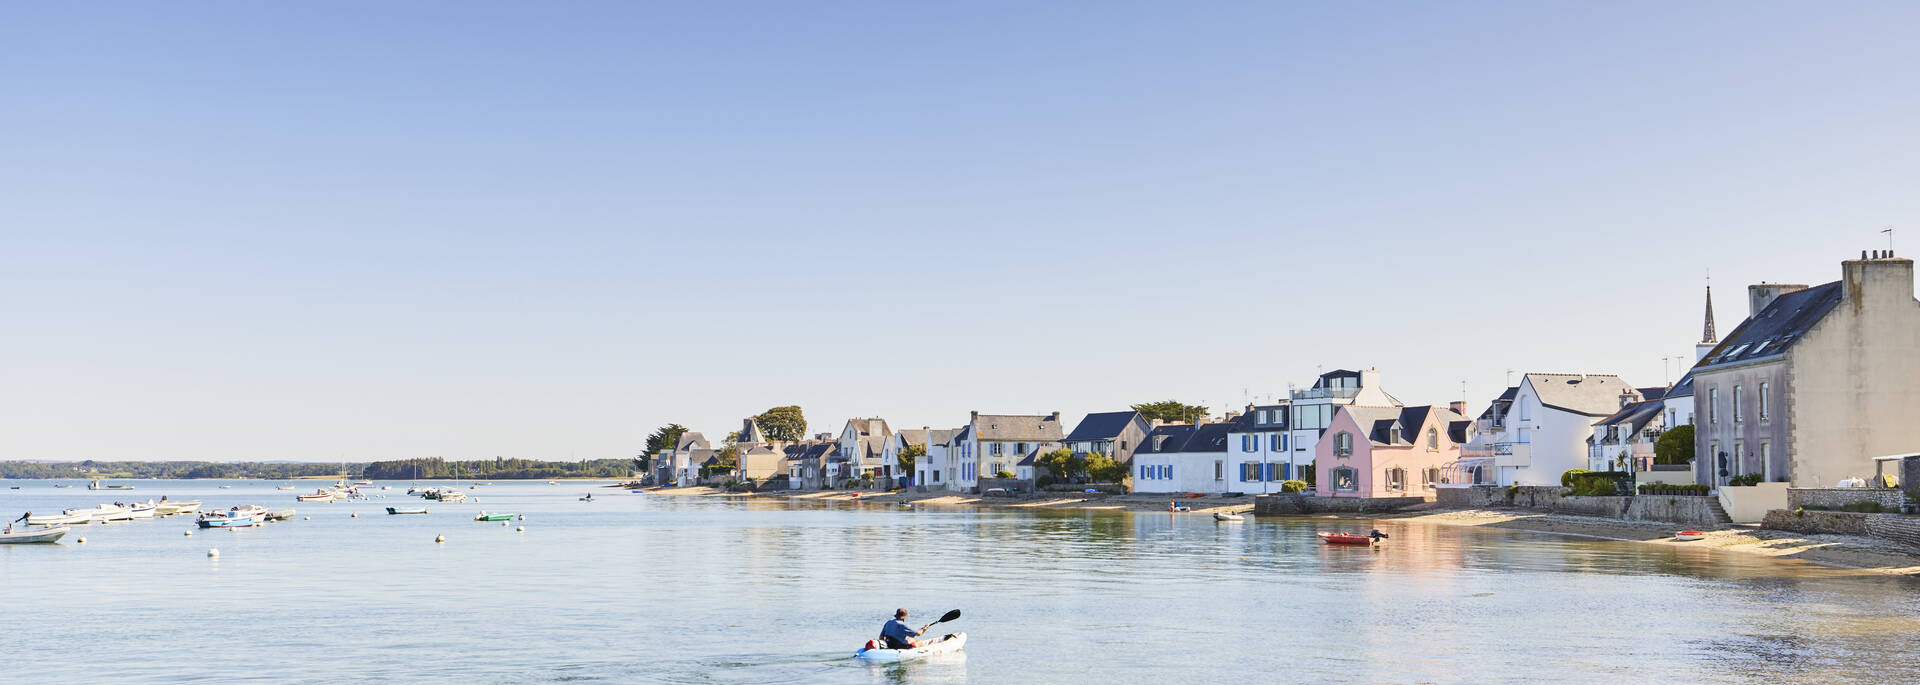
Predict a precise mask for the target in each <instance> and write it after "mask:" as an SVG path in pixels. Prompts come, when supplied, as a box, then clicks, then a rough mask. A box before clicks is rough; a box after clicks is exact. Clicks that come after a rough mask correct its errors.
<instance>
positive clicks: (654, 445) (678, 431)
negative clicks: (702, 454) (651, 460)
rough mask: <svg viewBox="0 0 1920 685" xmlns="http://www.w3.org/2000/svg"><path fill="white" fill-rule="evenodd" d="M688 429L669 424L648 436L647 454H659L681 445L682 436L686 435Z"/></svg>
mask: <svg viewBox="0 0 1920 685" xmlns="http://www.w3.org/2000/svg"><path fill="white" fill-rule="evenodd" d="M686 432H687V427H686V426H682V425H680V424H677V423H669V424H667V425H664V426H661V427H660V428H659V429H657V430H655V431H653V432H652V433H649V434H647V454H648V455H654V454H659V453H660V452H661V451H663V450H670V449H673V448H674V447H675V446H676V445H679V444H680V436H682V435H685V434H686Z"/></svg>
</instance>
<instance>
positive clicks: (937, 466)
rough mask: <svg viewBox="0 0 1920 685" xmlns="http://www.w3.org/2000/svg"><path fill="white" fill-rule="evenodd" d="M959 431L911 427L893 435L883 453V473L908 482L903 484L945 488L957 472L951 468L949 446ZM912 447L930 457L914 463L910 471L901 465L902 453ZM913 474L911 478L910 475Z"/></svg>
mask: <svg viewBox="0 0 1920 685" xmlns="http://www.w3.org/2000/svg"><path fill="white" fill-rule="evenodd" d="M961 430H962V429H959V428H932V427H926V428H907V429H903V430H901V431H900V432H898V433H895V434H893V438H892V439H889V440H887V442H886V445H885V446H884V447H883V448H882V450H881V452H880V470H881V472H882V473H885V474H888V476H889V477H893V478H900V479H904V480H906V481H907V482H903V483H900V485H922V486H926V487H945V486H946V484H947V483H948V482H951V481H952V480H953V473H952V471H951V470H950V467H949V466H948V465H947V462H948V458H947V446H948V443H951V442H953V437H954V436H956V435H959V434H960V431H961ZM908 445H919V446H920V447H921V448H922V449H925V450H926V454H925V455H924V456H922V457H920V458H919V459H916V460H914V463H913V466H912V470H911V471H910V472H909V471H907V470H904V469H902V468H901V466H900V451H901V450H904V449H906V448H907V446H908ZM909 473H911V474H912V475H911V476H909V475H908V474H909Z"/></svg>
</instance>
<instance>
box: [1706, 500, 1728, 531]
mask: <svg viewBox="0 0 1920 685" xmlns="http://www.w3.org/2000/svg"><path fill="white" fill-rule="evenodd" d="M1707 509H1708V510H1710V511H1712V512H1713V525H1714V526H1715V527H1717V528H1726V527H1728V526H1732V525H1733V517H1732V516H1729V515H1727V508H1726V507H1723V506H1720V498H1718V497H1708V498H1707Z"/></svg>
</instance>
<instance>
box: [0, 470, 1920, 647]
mask: <svg viewBox="0 0 1920 685" xmlns="http://www.w3.org/2000/svg"><path fill="white" fill-rule="evenodd" d="M127 482H129V483H131V484H133V485H135V486H137V489H136V490H134V491H131V492H104V491H102V492H90V491H87V490H85V489H84V483H79V485H80V487H76V488H73V489H55V488H53V487H52V485H51V483H49V482H47V481H0V486H5V487H4V488H0V512H10V516H9V518H12V517H15V516H19V514H20V513H21V512H24V511H28V510H33V511H56V510H58V509H61V508H64V507H81V506H91V505H94V504H98V503H101V502H107V501H114V500H116V499H118V500H132V499H140V500H145V499H147V498H148V497H156V498H157V497H159V496H160V495H168V496H170V497H171V498H173V499H202V500H205V501H206V503H207V504H208V505H209V506H227V505H232V504H241V503H259V504H265V505H269V506H271V507H273V508H282V507H295V508H297V509H298V510H299V516H296V517H295V520H293V521H291V522H287V523H279V524H273V525H270V526H267V527H264V528H259V529H246V530H233V531H223V530H197V529H195V530H194V535H193V536H192V537H187V536H184V535H182V533H183V532H185V531H187V530H190V529H192V522H191V521H190V520H189V519H187V518H185V517H177V518H172V519H160V520H153V521H140V522H132V523H116V524H112V525H108V526H100V525H91V526H80V527H76V528H75V531H74V533H72V534H71V535H69V537H68V538H67V540H65V541H63V542H62V543H61V544H59V545H0V592H3V593H4V602H0V617H4V620H0V625H3V626H4V628H5V630H4V632H5V636H6V638H7V646H8V649H7V658H6V661H5V666H4V670H3V671H0V680H5V681H7V682H89V683H99V682H162V681H165V682H193V681H215V680H218V681H231V680H258V681H269V682H330V681H341V680H382V681H410V682H461V683H473V682H550V681H572V680H604V681H612V682H661V683H783V682H826V683H836V682H838V683H958V682H981V683H1023V682H1059V683H1086V682H1100V683H1216V682H1229V681H1242V682H1276V681H1322V682H1324V681H1368V682H1406V681H1430V682H1534V681H1539V680H1554V681H1562V682H1568V681H1571V682H1584V681H1600V680H1610V681H1620V680H1622V679H1629V680H1631V681H1637V682H1644V681H1655V682H1751V681H1770V682H1780V681H1832V682H1920V658H1915V657H1913V656H1911V655H1912V653H1913V652H1912V650H1913V647H1914V645H1915V644H1916V639H1920V582H1916V581H1913V580H1909V579H1904V578H1893V577H1881V576H1871V575H1861V574H1857V573H1849V572H1843V571H1836V570H1831V569H1825V568H1822V567H1818V566H1813V565H1810V564H1803V563H1798V562H1790V561H1777V560H1766V559H1759V558H1755V557H1750V556H1744V555H1737V554H1729V553H1714V552H1708V551H1705V550H1686V549H1670V548H1665V547H1655V546H1649V545H1636V544H1631V543H1620V542H1608V541H1598V540H1584V539H1577V538H1565V537H1558V536H1553V535H1547V534H1536V533H1524V532H1508V531H1495V530H1479V529H1469V528H1454V527H1440V526H1423V525H1408V524H1399V523H1396V522H1393V521H1382V522H1379V523H1378V524H1377V526H1378V527H1379V528H1381V529H1383V530H1385V531H1387V532H1388V533H1391V534H1392V535H1393V538H1392V540H1391V541H1390V544H1388V545H1386V546H1383V547H1381V548H1378V549H1371V550H1369V549H1351V548H1334V547H1327V546H1324V545H1321V544H1319V543H1317V542H1316V540H1315V538H1314V536H1313V534H1314V533H1315V532H1316V531H1319V530H1327V529H1336V528H1338V529H1347V528H1364V527H1366V526H1365V525H1364V524H1355V523H1342V522H1330V521H1300V520H1280V519H1275V520H1260V521H1249V522H1246V523H1232V524H1222V523H1216V522H1215V521H1213V520H1212V519H1211V518H1207V517H1201V516H1192V515H1182V516H1175V515H1170V514H1130V513H1111V512H1100V513H1094V512H1040V513H1028V512H1008V511H975V510H970V509H921V510H913V511H902V510H899V509H897V508H894V507H886V506H880V505H874V504H869V505H838V506H835V505H824V504H791V505H790V504H786V503H778V502H764V501H761V502H739V501H732V500H722V499H706V498H701V499H694V498H673V497H661V496H656V495H634V494H627V493H623V492H619V491H616V490H610V489H602V488H597V487H591V486H590V485H588V484H582V483H564V484H562V485H547V484H545V483H544V482H539V483H507V482H500V483H497V484H494V485H490V486H489V485H483V486H480V487H479V488H478V489H474V490H469V492H470V493H472V494H473V495H474V496H475V497H476V498H477V501H476V502H472V503H467V504H445V505H442V504H437V503H428V506H429V508H430V509H431V511H432V513H430V514H428V515H425V516H388V515H386V514H385V513H384V507H385V506H387V505H390V504H399V505H410V504H419V503H420V500H418V499H415V498H412V497H407V496H406V495H405V494H404V492H405V490H406V487H407V484H406V483H387V484H386V485H391V486H393V487H394V489H393V490H390V491H384V492H383V493H379V494H384V495H386V498H385V499H375V500H373V501H370V502H353V503H334V504H304V503H296V502H294V501H293V494H294V493H292V492H286V491H280V490H275V489H273V486H274V485H276V483H262V482H258V481H255V482H217V481H127ZM223 484H224V485H231V486H232V487H231V488H230V489H221V488H220V487H219V486H220V485H223ZM16 485H17V486H20V488H21V489H19V490H12V489H10V488H11V486H16ZM301 487H302V491H307V490H309V489H310V488H311V487H313V485H312V484H310V483H309V482H305V481H303V482H302V483H301ZM587 492H594V493H595V500H596V501H594V502H591V503H588V502H580V501H578V499H577V498H578V497H580V496H581V495H582V494H585V493H587ZM482 510H486V511H506V512H513V513H520V514H525V515H526V520H525V521H515V522H513V524H512V525H511V526H502V525H501V524H499V523H479V522H475V521H473V520H472V519H473V516H474V515H475V514H476V513H478V512H480V511H482ZM355 513H357V514H359V516H358V517H357V518H356V517H353V516H351V514H355ZM302 516H311V517H312V520H301V517H302ZM518 526H525V527H526V531H525V532H519V531H517V530H516V528H517V527H518ZM436 535H445V536H446V537H447V542H446V543H444V544H436V543H435V542H434V541H433V540H434V537H435V536H436ZM82 536H84V537H85V538H86V539H87V542H86V543H84V544H81V543H78V542H76V541H75V538H78V537H82ZM210 547H217V548H219V549H220V552H221V554H220V556H219V557H218V558H209V557H208V556H207V550H208V548H210ZM902 606H904V607H907V608H909V609H911V610H912V611H913V612H914V613H915V616H916V618H917V619H919V620H921V621H926V620H932V617H935V616H938V615H939V614H940V613H942V612H944V611H946V610H948V609H955V608H957V609H961V610H963V612H964V614H965V615H964V616H963V617H962V618H961V619H960V620H959V621H957V622H955V623H953V624H949V625H948V626H946V627H945V630H947V631H966V632H967V633H968V635H969V642H968V643H967V648H966V650H965V652H964V653H962V654H958V655H954V656H951V657H945V658H940V659H936V660H932V661H926V662H920V663H910V664H903V665H886V666H880V665H867V664H863V663H860V662H857V661H855V660H853V659H850V658H848V657H849V656H850V655H851V654H852V652H853V651H854V649H855V648H856V647H858V645H859V644H860V643H861V642H862V641H864V640H866V639H867V638H869V637H872V636H873V635H874V634H875V633H877V631H878V630H879V627H880V625H881V623H882V622H883V621H884V620H885V619H886V618H888V617H889V615H890V614H891V612H892V611H893V609H895V608H896V607H902Z"/></svg>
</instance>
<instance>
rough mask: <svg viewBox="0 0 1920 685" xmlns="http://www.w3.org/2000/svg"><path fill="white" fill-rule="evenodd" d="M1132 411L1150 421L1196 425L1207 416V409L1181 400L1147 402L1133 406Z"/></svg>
mask: <svg viewBox="0 0 1920 685" xmlns="http://www.w3.org/2000/svg"><path fill="white" fill-rule="evenodd" d="M1132 409H1133V410H1134V411H1137V412H1140V416H1142V417H1145V418H1146V419H1147V420H1148V421H1152V420H1154V419H1159V420H1161V421H1165V422H1168V423H1194V422H1197V421H1199V420H1200V419H1202V418H1205V417H1206V416H1207V408H1206V407H1204V406H1201V405H1198V404H1187V403H1185V402H1181V401H1179V400H1161V401H1159V402H1146V403H1142V404H1136V405H1133V407H1132Z"/></svg>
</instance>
